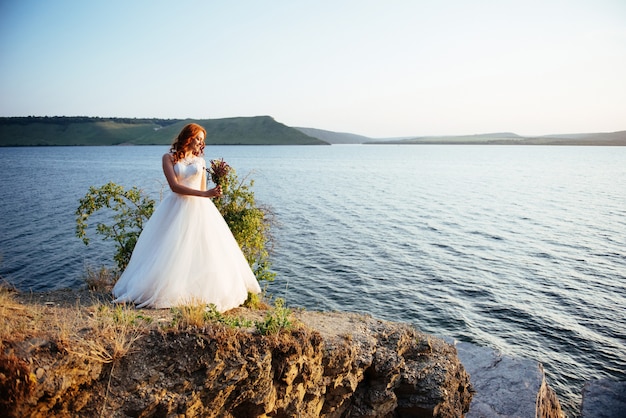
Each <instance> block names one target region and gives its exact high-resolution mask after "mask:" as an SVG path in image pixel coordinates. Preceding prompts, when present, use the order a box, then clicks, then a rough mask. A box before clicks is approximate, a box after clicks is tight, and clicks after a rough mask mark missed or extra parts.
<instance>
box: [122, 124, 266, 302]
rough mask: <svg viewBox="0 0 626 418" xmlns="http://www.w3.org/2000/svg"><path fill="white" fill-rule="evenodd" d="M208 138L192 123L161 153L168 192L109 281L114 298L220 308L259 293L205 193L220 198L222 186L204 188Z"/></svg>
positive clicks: (231, 235) (235, 244) (222, 220)
mask: <svg viewBox="0 0 626 418" xmlns="http://www.w3.org/2000/svg"><path fill="white" fill-rule="evenodd" d="M205 137H206V130H205V129H204V128H203V127H202V126H200V125H197V124H194V123H192V124H189V125H187V126H185V127H184V128H183V130H182V131H181V132H180V134H179V135H178V137H177V138H176V140H175V142H174V144H173V145H172V147H171V149H170V152H169V153H167V154H165V155H163V172H164V174H165V178H166V179H167V182H168V184H169V187H170V189H171V190H172V192H173V193H171V194H169V195H168V196H167V197H166V198H165V199H163V201H162V202H161V203H160V204H159V206H158V207H157V209H156V210H155V211H154V213H153V214H152V216H151V217H150V219H149V220H148V222H147V223H146V224H145V226H144V228H143V231H142V232H141V235H140V236H139V239H138V240H137V244H136V245H135V249H134V250H133V254H132V256H131V259H130V262H129V263H128V266H127V267H126V269H125V270H124V272H123V273H122V275H121V277H120V278H119V280H118V281H117V283H116V284H115V286H114V287H113V296H114V297H115V298H116V299H115V300H114V302H116V303H124V302H130V303H134V304H136V305H138V307H140V308H141V307H151V308H168V307H171V306H176V305H182V304H189V303H206V304H211V303H212V304H215V306H216V307H217V309H218V311H220V312H224V311H227V310H229V309H231V308H235V307H237V306H239V305H241V304H242V303H243V302H245V300H246V298H247V296H248V292H252V293H259V292H260V291H261V289H260V287H259V283H258V282H257V280H256V278H255V276H254V273H253V272H252V270H251V269H250V266H249V265H248V262H247V261H246V258H245V257H244V255H243V253H242V252H241V249H240V248H239V245H238V244H237V242H236V241H235V238H234V237H233V234H232V233H231V231H230V229H229V228H228V225H227V224H226V221H224V218H223V217H222V216H221V214H220V213H219V211H218V210H217V208H216V207H215V205H214V204H213V202H212V201H211V199H210V198H212V197H219V196H221V194H222V190H221V188H220V187H219V186H218V187H215V188H213V189H209V190H206V174H207V173H206V170H205V168H206V166H207V165H206V162H205V160H204V158H203V153H204V140H205Z"/></svg>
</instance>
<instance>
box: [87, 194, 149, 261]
mask: <svg viewBox="0 0 626 418" xmlns="http://www.w3.org/2000/svg"><path fill="white" fill-rule="evenodd" d="M79 203H80V204H79V206H78V209H76V236H77V237H78V238H81V239H82V240H83V242H84V243H85V245H89V238H88V237H87V227H88V224H87V221H88V220H89V217H90V216H91V215H93V214H94V213H95V212H97V211H99V210H101V209H104V208H107V209H111V210H112V211H113V212H114V214H113V215H112V216H111V217H110V218H109V220H110V221H112V222H113V223H112V224H110V225H107V224H105V223H104V222H98V223H97V224H96V232H97V233H98V234H100V235H102V236H103V237H104V239H105V240H113V241H114V242H115V247H116V252H115V255H114V256H113V259H114V260H115V263H116V264H117V268H118V269H119V270H120V271H122V270H124V269H125V268H126V266H127V265H128V262H129V261H130V256H131V255H132V253H133V249H134V248H135V244H136V243H137V239H138V238H139V234H141V231H142V230H143V225H144V223H145V222H147V221H148V219H149V218H150V216H151V215H152V213H153V212H154V204H155V202H154V200H153V199H150V198H149V197H148V196H146V195H145V194H144V192H143V191H142V190H140V189H138V188H137V187H133V188H131V189H129V190H124V187H122V186H120V185H118V184H115V183H113V182H109V183H107V184H105V185H104V186H102V187H99V188H96V187H94V186H91V187H90V188H89V192H88V193H87V194H86V195H85V197H83V198H82V199H80V201H79Z"/></svg>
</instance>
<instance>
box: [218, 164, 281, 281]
mask: <svg viewBox="0 0 626 418" xmlns="http://www.w3.org/2000/svg"><path fill="white" fill-rule="evenodd" d="M212 163H213V162H212ZM209 174H210V172H209ZM210 177H213V176H210ZM216 180H218V179H217V178H214V179H213V181H214V182H216V183H219V185H220V186H221V187H222V197H220V198H217V199H213V203H215V206H216V207H217V209H218V210H219V211H220V213H221V214H222V216H223V217H224V220H225V221H226V223H227V224H228V227H229V228H230V230H231V231H232V233H233V235H234V236H235V240H237V243H239V246H240V247H241V250H242V251H243V254H244V255H245V256H246V259H247V260H248V264H250V267H251V268H252V270H253V271H254V275H255V276H256V278H257V280H259V281H262V280H265V281H273V280H274V279H275V277H276V273H274V272H272V271H271V270H270V269H271V262H270V252H271V249H272V243H273V238H272V235H271V230H270V229H271V226H272V224H273V223H274V217H273V213H272V211H271V209H270V208H269V207H267V206H261V205H258V204H257V203H256V200H255V198H254V192H253V191H252V186H253V185H254V180H252V179H250V180H247V178H244V179H243V180H241V181H240V180H239V177H238V176H237V173H236V171H235V170H234V169H232V168H231V167H229V169H228V170H226V175H225V176H224V177H222V178H220V179H219V180H218V181H216Z"/></svg>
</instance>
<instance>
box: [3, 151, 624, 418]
mask: <svg viewBox="0 0 626 418" xmlns="http://www.w3.org/2000/svg"><path fill="white" fill-rule="evenodd" d="M167 149H168V147H162V146H149V147H54V148H0V175H1V178H2V182H1V183H0V184H1V185H0V192H1V195H2V201H1V202H0V221H1V222H0V255H1V256H2V263H1V264H0V274H1V275H2V277H3V278H5V280H7V281H9V282H10V283H12V284H14V285H15V286H17V287H18V288H20V289H23V290H35V291H37V290H51V289H57V288H65V287H79V286H82V285H83V281H82V274H83V272H84V268H85V266H86V265H90V266H98V265H100V264H102V263H106V264H109V265H112V262H111V259H112V254H113V249H112V246H111V244H110V243H104V242H103V241H101V239H100V238H99V237H97V236H95V235H93V234H92V237H94V238H93V239H92V243H91V244H90V245H89V246H88V247H86V246H84V245H83V243H82V241H80V240H79V239H78V238H76V237H75V236H74V228H75V218H74V216H75V215H74V212H75V210H76V208H77V206H78V200H79V199H80V198H81V197H82V196H84V195H85V194H86V193H87V191H88V188H89V186H92V185H94V186H101V185H103V184H105V183H107V182H108V181H113V182H116V183H119V184H121V185H124V186H125V187H131V186H139V187H141V188H143V189H144V190H146V191H147V192H149V193H150V194H151V195H152V196H153V197H154V198H155V199H157V200H158V199H159V196H160V195H161V194H162V193H168V189H167V187H166V184H165V180H164V177H163V175H162V172H161V167H160V164H161V163H160V159H161V155H162V154H163V153H164V152H166V151H167ZM206 157H207V160H208V159H212V158H222V157H223V158H224V159H225V160H226V161H227V162H228V163H230V164H231V165H232V166H233V167H234V168H235V169H236V170H237V172H238V174H239V176H240V178H242V177H245V176H246V175H250V178H253V179H254V180H255V183H254V187H253V190H254V191H255V195H256V197H257V200H258V201H259V202H261V203H264V204H268V205H270V206H271V207H272V208H273V210H274V212H275V213H276V217H277V221H278V225H277V226H276V227H275V228H274V235H275V238H276V248H275V253H274V256H273V267H274V270H275V271H276V272H277V273H278V277H277V280H276V281H275V282H274V283H272V284H271V285H269V288H268V291H269V292H270V293H271V294H272V295H274V296H276V297H283V298H285V300H286V302H287V304H288V305H290V306H293V307H295V306H301V307H305V308H307V309H310V310H341V311H357V312H365V313H370V314H372V315H373V316H375V317H378V318H381V319H388V320H394V321H402V322H409V323H412V324H414V325H415V326H416V327H418V328H419V329H421V330H422V331H424V332H428V333H431V334H435V335H440V336H446V337H452V338H455V339H458V340H462V341H470V342H474V343H476V344H479V345H483V346H489V347H492V348H496V349H499V350H501V351H502V352H503V353H505V354H510V355H515V356H523V357H527V358H531V359H535V360H537V361H540V362H541V363H542V364H543V365H544V368H545V370H546V374H547V376H548V381H549V383H550V384H551V386H552V387H553V388H555V390H556V391H557V393H558V395H559V397H560V400H561V402H562V406H563V407H564V409H565V410H566V412H567V413H568V415H570V416H574V415H576V411H577V409H578V407H579V406H578V405H579V403H580V392H581V389H582V385H583V383H584V381H586V380H590V379H594V378H611V379H615V380H626V147H624V148H619V147H549V146H537V147H533V146H451V145H432V146H431V145H419V146H407V145H405V146H393V145H343V146H341V145H334V146H315V147H313V146H301V147H288V146H287V147H256V146H250V147H248V146H240V147H226V146H224V147H216V146H212V147H207V149H206Z"/></svg>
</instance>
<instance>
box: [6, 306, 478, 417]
mask: <svg viewBox="0 0 626 418" xmlns="http://www.w3.org/2000/svg"><path fill="white" fill-rule="evenodd" d="M295 316H296V318H295V319H296V320H299V321H300V322H301V323H302V324H303V326H300V327H298V328H296V329H294V330H292V331H290V332H283V333H280V334H278V335H270V336H262V335H260V334H258V333H257V332H254V331H253V330H251V329H245V328H235V329H232V328H227V327H224V326H222V325H218V324H209V325H206V326H204V327H202V328H193V329H188V330H186V331H172V330H169V331H168V330H166V329H163V328H158V329H151V330H149V331H148V332H146V334H145V335H143V336H142V337H141V338H140V339H138V340H136V341H135V342H134V343H133V346H132V349H130V350H129V351H128V352H127V353H125V354H124V355H123V356H121V357H120V358H115V359H114V360H113V361H112V362H110V363H106V362H105V363H103V362H98V361H94V359H92V358H88V357H80V356H78V357H77V356H76V355H74V354H73V352H72V351H71V350H63V349H59V348H58V347H57V348H55V347H54V345H52V344H47V345H45V344H42V345H39V347H38V349H37V350H36V351H32V350H31V351H29V352H27V351H26V350H24V349H22V347H21V346H20V345H19V344H14V345H12V346H11V347H8V349H9V350H8V351H11V352H15V355H16V356H18V357H28V356H31V355H32V356H35V357H34V361H33V364H35V365H37V366H36V367H37V368H39V369H43V370H49V371H47V372H46V373H41V372H37V369H35V373H36V375H37V376H41V381H37V382H36V383H35V382H33V385H35V386H34V387H33V388H32V390H30V391H29V392H27V393H25V394H24V395H23V396H25V397H24V399H23V400H22V401H20V403H19V404H17V405H13V407H14V409H13V411H12V414H13V416H20V417H44V416H49V414H50V413H51V412H52V411H54V414H56V415H57V416H85V417H90V416H107V417H109V418H116V417H127V416H134V417H148V416H156V417H170V416H183V415H184V416H202V417H267V416H272V417H328V418H331V417H356V416H358V417H440V418H444V417H445V418H447V417H462V416H463V414H464V413H465V412H466V411H467V410H468V408H469V405H470V402H471V399H472V390H471V387H470V379H469V376H468V374H467V372H466V371H465V369H464V367H463V365H462V364H461V363H460V361H459V359H458V357H457V353H456V349H455V348H454V347H453V346H452V345H450V344H448V343H446V342H444V341H443V340H441V339H438V338H435V337H432V336H429V335H426V334H422V333H419V332H418V331H417V330H415V329H414V328H412V327H411V326H409V325H406V324H397V323H391V322H386V321H380V320H377V319H374V318H372V317H370V316H367V315H357V314H348V313H317V312H306V311H305V312H298V313H296V314H295ZM53 348H55V349H54V350H53ZM16 358H17V357H16ZM0 360H1V359H0ZM20 367H22V368H24V369H26V368H28V367H30V366H28V363H27V362H22V363H20ZM46 367H48V369H46ZM24 373H27V370H24Z"/></svg>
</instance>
